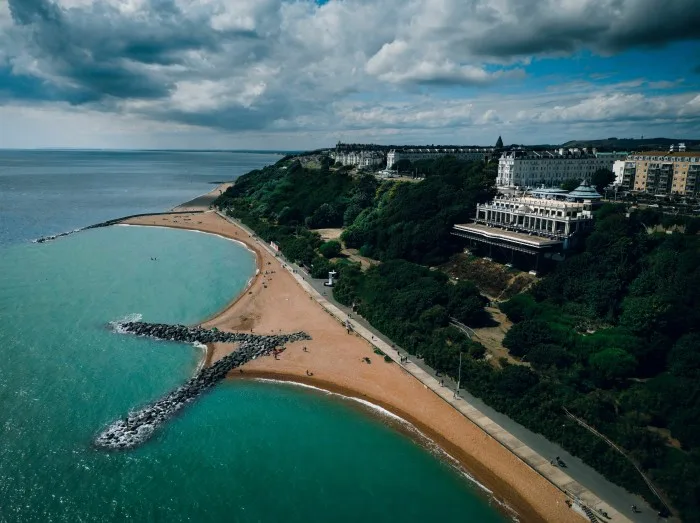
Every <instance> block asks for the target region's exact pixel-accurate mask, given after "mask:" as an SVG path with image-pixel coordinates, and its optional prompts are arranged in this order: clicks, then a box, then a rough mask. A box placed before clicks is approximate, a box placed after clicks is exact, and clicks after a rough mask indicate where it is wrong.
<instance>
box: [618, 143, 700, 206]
mask: <svg viewBox="0 0 700 523" xmlns="http://www.w3.org/2000/svg"><path fill="white" fill-rule="evenodd" d="M698 182H700V153H698V152H686V149H685V144H678V145H677V146H673V145H672V146H671V147H670V150H669V151H668V152H640V153H632V154H631V155H630V156H629V157H628V158H627V161H625V167H624V170H623V174H622V182H621V183H620V186H621V187H622V188H624V189H627V190H631V191H639V192H647V193H650V194H656V195H659V196H665V195H669V194H679V195H683V196H692V197H696V196H699V195H700V190H699V187H698Z"/></svg>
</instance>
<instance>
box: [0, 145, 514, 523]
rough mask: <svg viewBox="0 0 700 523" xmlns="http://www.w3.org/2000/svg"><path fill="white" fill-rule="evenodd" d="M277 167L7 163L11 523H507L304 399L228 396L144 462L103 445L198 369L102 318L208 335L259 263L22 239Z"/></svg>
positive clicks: (5, 458) (245, 157)
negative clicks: (118, 422) (112, 425)
mask: <svg viewBox="0 0 700 523" xmlns="http://www.w3.org/2000/svg"><path fill="white" fill-rule="evenodd" d="M277 158H278V157H277V156H271V155H256V154H238V153H164V152H158V153H82V152H57V153H54V152H2V151H0V521H2V522H5V521H7V522H16V521H18V522H24V521H32V522H33V521H36V522H44V521H66V522H68V521H69V522H76V521H107V522H111V521H123V520H125V519H130V520H133V521H168V522H170V521H196V522H200V521H205V522H206V521H236V522H278V521H285V522H300V523H301V522H315V521H318V522H326V521H334V522H336V521H337V522H345V521H347V522H352V521H363V522H373V521H382V522H387V521H416V522H421V523H424V522H426V521H440V520H444V521H473V522H485V523H489V522H497V521H504V520H505V518H504V517H503V516H502V515H500V514H499V513H498V512H497V511H496V510H495V509H494V508H493V507H491V506H490V504H489V501H488V498H487V497H485V496H484V495H483V493H482V491H480V490H479V489H478V487H476V486H475V485H474V484H473V483H472V482H470V481H469V480H467V479H466V478H465V477H464V476H462V475H461V474H460V473H459V472H458V471H456V470H455V469H453V468H452V467H451V466H450V465H449V464H447V463H446V462H445V461H444V460H441V459H439V458H438V457H437V456H436V455H435V454H433V453H431V452H429V451H427V450H426V449H425V448H424V447H423V446H422V445H420V444H418V443H416V442H415V441H414V440H412V439H411V438H409V437H407V436H406V435H404V434H402V433H401V432H399V431H397V430H395V427H394V426H393V425H392V424H391V423H389V422H388V421H387V420H385V419H383V418H382V417H381V416H378V415H375V414H371V413H370V411H369V410H368V409H367V408H366V407H364V406H362V405H359V404H357V403H355V402H353V401H350V400H346V399H341V398H338V397H336V396H331V395H326V394H324V393H320V392H318V391H313V390H309V389H305V388H300V387H294V386H291V385H283V384H276V383H271V382H239V381H237V382H225V383H223V384H221V385H219V386H217V388H216V389H215V390H214V391H213V392H211V393H209V394H206V395H205V396H203V397H202V398H200V400H198V401H197V402H195V403H194V404H192V405H190V406H188V407H186V408H185V409H184V410H183V411H182V412H181V414H180V415H179V416H178V417H176V418H175V419H173V420H172V421H171V422H170V423H168V424H167V425H166V426H165V427H164V428H163V429H162V430H160V431H159V432H158V433H157V434H156V436H155V437H154V438H153V439H152V440H150V441H149V442H148V443H147V444H146V445H144V446H143V447H141V448H138V449H136V450H134V451H129V452H117V453H107V452H101V451H97V450H95V449H93V448H92V447H91V445H90V443H91V441H92V438H93V437H94V436H95V434H96V433H98V432H99V430H100V429H101V428H103V427H104V426H105V425H106V424H108V423H109V422H111V421H113V420H114V419H115V418H117V417H119V416H122V415H124V414H125V413H126V412H128V410H129V409H130V408H133V407H135V406H139V405H142V404H144V403H146V402H149V401H151V400H153V399H156V398H158V397H159V396H161V395H163V394H164V393H165V392H167V391H168V390H170V389H172V388H174V387H176V386H178V385H179V384H180V383H182V382H183V381H184V380H185V379H187V378H188V377H189V376H191V375H192V373H193V372H194V370H195V368H196V366H197V364H198V362H199V360H200V357H201V353H200V351H199V350H198V349H196V348H194V347H192V346H189V345H185V344H180V343H169V342H156V341H153V340H147V339H142V338H136V337H131V336H125V335H120V334H116V333H114V332H113V331H112V330H111V328H110V327H109V322H110V321H114V320H118V319H121V318H124V317H127V316H129V315H136V314H138V315H141V316H142V317H143V319H144V320H145V321H159V322H177V323H196V322H198V321H200V320H202V319H203V318H205V317H207V316H209V315H210V314H212V313H214V312H215V311H216V310H218V309H220V308H221V307H223V306H224V305H225V304H226V303H227V302H228V301H229V300H230V299H231V297H232V296H235V295H236V294H237V293H238V292H240V290H241V289H242V288H243V286H244V285H245V282H246V281H247V280H248V278H250V276H251V275H252V274H253V271H254V267H255V265H254V259H253V257H252V255H251V254H250V253H249V252H248V251H246V250H245V249H243V248H242V247H241V246H239V245H238V244H236V243H234V242H230V241H227V240H224V239H221V238H219V237H216V236H211V235H206V234H198V233H195V232H187V231H178V230H169V229H157V228H141V227H119V226H118V227H110V228H105V229H95V230H90V231H84V232H81V233H79V234H75V235H71V236H68V237H65V238H61V239H58V240H57V241H54V242H49V243H46V244H33V243H30V242H29V241H28V240H29V239H32V238H36V237H38V236H43V235H47V234H53V233H58V232H63V231H66V230H70V229H74V228H77V227H82V226H85V225H89V224H92V223H95V222H99V221H103V220H106V219H110V218H114V217H118V216H121V215H125V214H133V213H139V212H149V211H162V210H166V209H168V208H170V207H173V206H174V205H176V204H178V203H180V202H182V201H185V200H188V199H190V198H192V197H194V196H196V195H198V194H201V193H204V192H207V191H209V190H210V189H211V187H212V186H211V185H210V182H214V181H219V180H229V179H232V178H234V177H235V176H236V175H238V174H241V173H243V172H246V171H248V170H250V169H252V168H255V167H259V166H261V165H264V164H266V163H269V162H272V161H275V160H276V159H277ZM152 257H153V258H157V261H152V260H151V258H152Z"/></svg>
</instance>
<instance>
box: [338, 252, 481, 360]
mask: <svg viewBox="0 0 700 523" xmlns="http://www.w3.org/2000/svg"><path fill="white" fill-rule="evenodd" d="M455 287H456V286H455V285H454V284H452V283H450V282H449V280H448V278H447V276H445V275H444V274H443V273H441V272H437V271H430V270H428V269H426V268H424V267H421V266H419V265H415V264H413V263H409V262H406V261H402V260H393V261H389V262H387V263H383V264H382V265H379V266H375V267H372V268H370V269H369V270H367V272H365V273H361V272H360V271H359V270H358V271H350V272H348V273H346V274H343V277H342V278H341V279H340V280H339V281H338V284H337V285H336V287H335V288H334V290H333V294H334V296H335V298H336V299H337V300H338V301H340V302H342V303H345V304H347V305H352V304H354V305H355V306H356V308H357V310H358V312H359V313H360V314H362V316H364V317H365V318H367V319H368V320H369V321H370V323H372V325H374V326H375V327H377V328H379V329H380V330H381V331H382V332H384V333H385V334H387V335H389V336H390V337H391V338H392V339H393V340H395V341H396V342H397V343H399V344H401V345H402V346H403V347H404V348H406V349H407V350H408V351H409V352H411V353H413V354H420V355H422V356H423V357H424V358H425V361H426V362H427V363H428V364H430V365H432V366H434V367H435V368H437V369H438V370H443V371H444V370H449V369H454V370H457V369H456V362H458V361H459V352H460V351H462V352H466V353H471V354H473V355H474V357H475V358H477V359H478V358H481V357H483V347H480V346H479V347H475V346H476V344H474V343H472V342H470V341H469V339H468V338H467V336H466V335H465V334H463V333H462V332H461V331H459V330H458V329H455V328H454V327H451V326H449V321H450V313H449V311H450V310H451V309H452V308H454V307H455V306H456V301H457V300H458V299H462V298H470V297H473V296H478V291H477V289H476V288H475V287H474V286H473V285H469V284H466V283H465V284H464V285H463V286H462V287H460V288H459V290H455ZM472 347H475V348H473V349H472Z"/></svg>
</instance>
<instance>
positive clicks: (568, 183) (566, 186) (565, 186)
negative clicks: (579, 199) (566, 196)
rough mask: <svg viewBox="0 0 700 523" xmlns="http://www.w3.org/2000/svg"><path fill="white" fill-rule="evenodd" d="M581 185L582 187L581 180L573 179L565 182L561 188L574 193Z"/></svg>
mask: <svg viewBox="0 0 700 523" xmlns="http://www.w3.org/2000/svg"><path fill="white" fill-rule="evenodd" d="M579 185H581V180H579V179H578V178H571V179H570V180H564V181H563V182H562V183H561V185H560V186H559V187H561V188H562V189H564V190H565V191H573V190H574V189H576V187H578V186H579Z"/></svg>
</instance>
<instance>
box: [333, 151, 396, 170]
mask: <svg viewBox="0 0 700 523" xmlns="http://www.w3.org/2000/svg"><path fill="white" fill-rule="evenodd" d="M330 157H331V158H333V159H334V160H335V161H336V162H340V163H342V164H343V165H357V166H358V167H373V166H377V165H381V164H382V163H383V162H384V154H383V153H381V152H379V151H365V150H359V151H331V153H330Z"/></svg>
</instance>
